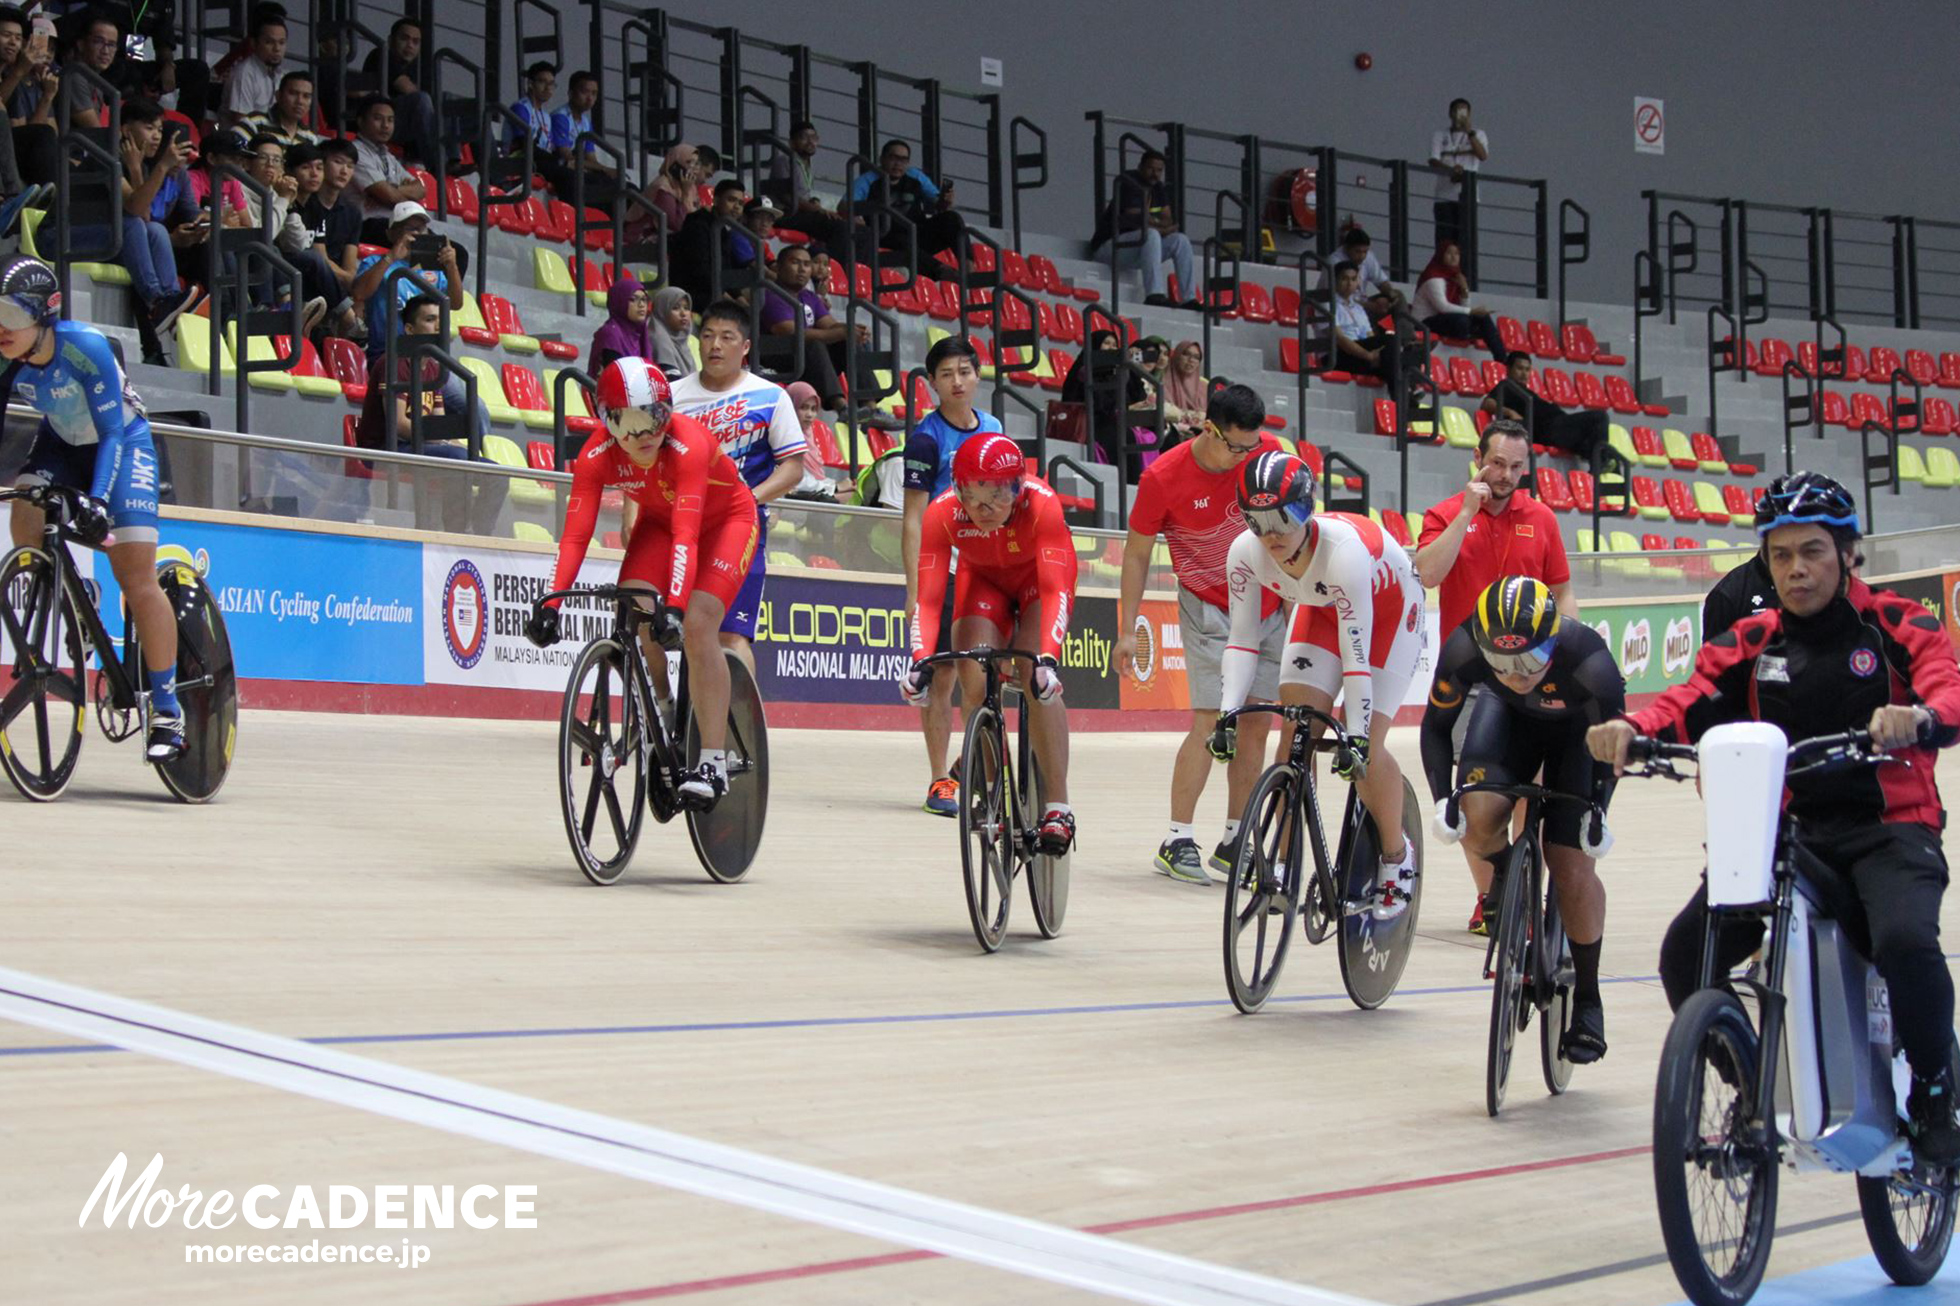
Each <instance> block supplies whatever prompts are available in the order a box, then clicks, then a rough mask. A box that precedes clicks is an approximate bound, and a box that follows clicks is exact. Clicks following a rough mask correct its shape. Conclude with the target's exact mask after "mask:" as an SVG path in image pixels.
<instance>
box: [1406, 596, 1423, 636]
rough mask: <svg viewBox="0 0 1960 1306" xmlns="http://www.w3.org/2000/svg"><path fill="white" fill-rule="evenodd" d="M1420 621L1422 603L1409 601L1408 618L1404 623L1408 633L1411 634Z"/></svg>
mask: <svg viewBox="0 0 1960 1306" xmlns="http://www.w3.org/2000/svg"><path fill="white" fill-rule="evenodd" d="M1421 623H1422V604H1420V603H1411V604H1410V605H1409V619H1408V621H1407V622H1406V623H1405V625H1406V626H1407V628H1408V630H1409V631H1410V633H1411V634H1413V633H1414V632H1415V628H1416V627H1417V626H1418V625H1420V624H1421Z"/></svg>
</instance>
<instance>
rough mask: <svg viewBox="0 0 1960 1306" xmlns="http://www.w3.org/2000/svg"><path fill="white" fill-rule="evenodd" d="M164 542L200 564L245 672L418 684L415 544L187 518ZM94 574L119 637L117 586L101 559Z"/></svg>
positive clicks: (419, 608) (105, 617) (418, 574)
mask: <svg viewBox="0 0 1960 1306" xmlns="http://www.w3.org/2000/svg"><path fill="white" fill-rule="evenodd" d="M164 541H165V542H164V546H163V551H164V552H165V553H169V552H171V551H172V550H182V551H183V552H184V553H186V554H188V555H189V557H190V559H191V561H192V562H193V563H194V564H196V565H197V566H198V567H199V569H200V570H203V571H204V573H205V583H206V584H207V585H209V586H210V588H211V593H212V594H213V595H215V596H216V597H217V600H218V606H219V607H220V608H222V609H223V610H224V614H225V628H226V631H227V632H228V633H229V634H230V636H231V647H232V656H233V657H234V658H235V659H236V660H237V664H238V674H239V675H240V676H241V677H245V678H249V679H255V680H319V681H332V682H337V683H341V684H358V685H419V684H421V683H422V653H421V639H422V634H421V627H422V611H423V604H422V593H421V588H422V587H421V571H420V558H421V553H422V546H421V545H419V544H412V543H407V542H404V541H401V540H371V539H360V538H357V537H354V536H351V535H318V534H314V533H313V532H310V531H288V530H266V529H262V528H257V527H250V526H224V525H213V524H209V523H205V522H190V521H173V522H170V523H168V525H167V526H166V528H165V530H164ZM95 576H96V579H97V580H99V581H100V582H101V584H102V613H103V620H104V622H105V623H106V624H107V625H108V626H109V629H110V633H111V634H116V635H120V633H121V620H122V619H121V615H120V614H121V611H122V590H121V588H120V587H119V586H118V585H117V584H116V578H115V575H114V573H112V572H111V571H110V570H109V568H108V567H107V566H100V567H97V568H96V569H95Z"/></svg>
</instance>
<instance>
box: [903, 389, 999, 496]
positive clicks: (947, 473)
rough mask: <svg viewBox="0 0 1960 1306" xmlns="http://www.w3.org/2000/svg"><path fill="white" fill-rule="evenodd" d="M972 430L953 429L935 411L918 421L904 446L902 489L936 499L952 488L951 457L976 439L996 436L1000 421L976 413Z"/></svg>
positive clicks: (952, 426)
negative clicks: (990, 435)
mask: <svg viewBox="0 0 1960 1306" xmlns="http://www.w3.org/2000/svg"><path fill="white" fill-rule="evenodd" d="M973 417H974V424H973V428H972V429H971V430H965V429H962V428H960V427H957V426H954V425H953V424H952V423H951V422H949V421H947V420H946V417H945V415H944V414H943V413H941V412H940V411H939V410H938V409H937V408H935V409H933V410H932V411H931V412H929V413H927V414H926V415H925V416H924V417H921V418H920V419H919V423H918V425H917V426H914V427H913V428H912V438H911V439H909V440H907V441H906V442H905V488H906V489H908V490H924V491H925V492H926V493H927V494H929V495H931V496H932V497H933V498H935V499H937V498H938V497H939V496H940V495H942V494H944V493H946V491H948V490H950V489H952V488H953V455H954V454H956V453H958V452H959V448H960V446H961V445H963V444H965V443H966V442H967V441H968V440H970V439H972V438H973V437H974V436H976V435H983V434H989V433H993V434H998V433H999V432H1000V429H1001V427H1000V420H999V419H998V418H996V417H995V416H994V415H993V414H992V413H983V412H979V411H977V410H976V411H975V412H974V414H973Z"/></svg>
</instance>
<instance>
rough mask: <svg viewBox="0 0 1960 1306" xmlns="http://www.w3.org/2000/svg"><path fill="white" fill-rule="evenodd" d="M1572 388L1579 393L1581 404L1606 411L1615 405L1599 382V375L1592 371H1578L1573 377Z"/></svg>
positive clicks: (1597, 410)
mask: <svg viewBox="0 0 1960 1306" xmlns="http://www.w3.org/2000/svg"><path fill="white" fill-rule="evenodd" d="M1572 388H1573V389H1574V390H1575V391H1576V392H1577V393H1578V395H1579V403H1580V405H1581V406H1583V407H1586V408H1590V409H1593V410H1594V411H1596V412H1604V411H1605V410H1606V409H1608V408H1611V407H1612V406H1613V405H1612V404H1611V403H1610V402H1609V401H1608V400H1607V398H1606V391H1605V389H1604V388H1603V387H1602V386H1601V385H1600V384H1599V377H1597V376H1596V375H1594V374H1593V373H1591V372H1578V373H1575V374H1574V375H1573V377H1572Z"/></svg>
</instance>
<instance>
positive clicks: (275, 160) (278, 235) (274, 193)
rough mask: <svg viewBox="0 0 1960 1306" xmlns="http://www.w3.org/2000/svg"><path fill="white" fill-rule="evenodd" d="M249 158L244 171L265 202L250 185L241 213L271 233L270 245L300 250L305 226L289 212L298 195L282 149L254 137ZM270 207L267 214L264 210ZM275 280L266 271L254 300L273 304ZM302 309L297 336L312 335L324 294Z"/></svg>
mask: <svg viewBox="0 0 1960 1306" xmlns="http://www.w3.org/2000/svg"><path fill="white" fill-rule="evenodd" d="M246 148H247V149H249V150H250V151H251V158H250V159H249V161H248V162H247V163H246V172H247V174H248V175H249V176H250V177H251V178H252V180H253V181H256V182H257V183H259V185H261V186H263V187H265V188H266V190H267V191H268V192H269V197H268V200H267V201H261V200H260V199H259V193H258V192H257V191H256V190H254V189H252V188H251V187H250V186H247V187H246V188H245V211H246V213H247V215H248V216H249V217H250V218H251V220H252V225H254V226H256V227H258V228H259V229H260V230H262V231H269V232H271V233H272V242H273V245H274V246H275V247H276V248H279V249H282V250H288V251H291V250H297V249H303V248H305V245H306V223H305V222H303V221H302V220H301V219H300V216H299V214H297V213H295V212H294V211H293V204H294V201H295V200H296V199H297V198H298V196H299V183H298V182H297V181H295V180H294V179H293V178H292V177H291V176H289V175H288V174H287V172H286V147H285V146H283V145H281V144H280V143H279V142H278V141H277V140H275V139H273V138H272V137H271V136H254V137H253V138H252V139H251V141H250V142H248V143H247V146H246ZM267 208H270V210H271V211H270V212H269V213H268V212H267V211H266V209H267ZM275 285H276V283H275V281H274V279H273V274H272V271H271V269H270V268H268V269H267V270H266V272H265V278H264V280H263V281H261V282H260V283H259V285H258V287H257V289H256V294H255V297H256V298H257V300H258V301H259V302H260V303H264V304H270V303H272V302H273V294H274V290H275ZM301 289H302V293H303V294H304V285H303V284H302V287H301ZM304 302H305V310H304V316H303V319H302V325H301V327H300V334H302V335H308V336H310V335H312V334H313V331H314V328H316V327H318V326H319V325H320V322H321V320H322V319H323V318H325V317H326V314H327V305H328V304H329V303H330V302H332V301H330V300H329V299H327V297H326V296H325V295H324V294H320V293H317V292H315V293H314V294H313V295H312V296H311V297H310V298H305V299H304Z"/></svg>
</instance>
